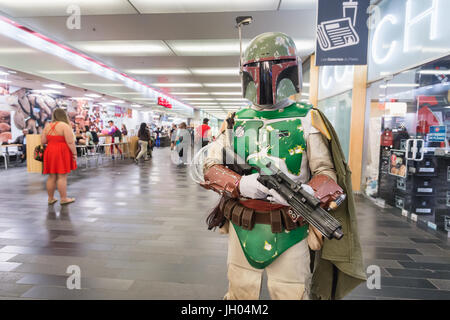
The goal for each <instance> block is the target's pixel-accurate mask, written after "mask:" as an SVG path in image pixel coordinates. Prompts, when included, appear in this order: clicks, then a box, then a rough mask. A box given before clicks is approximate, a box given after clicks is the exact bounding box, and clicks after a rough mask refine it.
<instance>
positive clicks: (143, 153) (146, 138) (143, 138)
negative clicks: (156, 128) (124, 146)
mask: <svg viewBox="0 0 450 320" xmlns="http://www.w3.org/2000/svg"><path fill="white" fill-rule="evenodd" d="M138 138H139V147H140V152H139V153H138V155H137V157H136V159H134V161H135V162H136V164H138V163H139V159H140V158H142V157H144V160H145V161H147V160H148V157H147V149H148V144H149V142H150V138H151V137H150V130H148V128H147V125H146V124H145V122H142V123H141V126H140V127H139V131H138Z"/></svg>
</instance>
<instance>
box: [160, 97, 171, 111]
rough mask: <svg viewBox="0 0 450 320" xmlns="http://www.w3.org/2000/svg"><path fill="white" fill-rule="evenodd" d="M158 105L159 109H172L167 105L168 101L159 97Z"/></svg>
mask: <svg viewBox="0 0 450 320" xmlns="http://www.w3.org/2000/svg"><path fill="white" fill-rule="evenodd" d="M158 105H159V106H161V107H165V108H169V109H172V105H171V104H170V103H169V101H167V99H164V98H161V97H159V98H158Z"/></svg>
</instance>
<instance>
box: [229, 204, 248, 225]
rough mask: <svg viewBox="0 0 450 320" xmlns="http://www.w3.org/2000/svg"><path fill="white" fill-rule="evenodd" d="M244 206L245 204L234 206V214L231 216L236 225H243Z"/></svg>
mask: <svg viewBox="0 0 450 320" xmlns="http://www.w3.org/2000/svg"><path fill="white" fill-rule="evenodd" d="M244 208H245V207H244V206H243V205H239V204H238V205H236V206H235V207H234V208H233V213H232V216H231V221H232V222H233V223H234V224H235V225H238V226H241V225H242V220H241V219H242V211H244Z"/></svg>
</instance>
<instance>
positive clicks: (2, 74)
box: [0, 71, 9, 76]
mask: <svg viewBox="0 0 450 320" xmlns="http://www.w3.org/2000/svg"><path fill="white" fill-rule="evenodd" d="M0 76H9V73H8V72H3V71H0Z"/></svg>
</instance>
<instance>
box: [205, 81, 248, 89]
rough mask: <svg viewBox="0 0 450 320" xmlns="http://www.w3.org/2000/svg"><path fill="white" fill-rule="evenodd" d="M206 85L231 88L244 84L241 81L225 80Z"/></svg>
mask: <svg viewBox="0 0 450 320" xmlns="http://www.w3.org/2000/svg"><path fill="white" fill-rule="evenodd" d="M203 85H204V86H205V87H207V88H208V87H218V88H219V87H223V88H231V87H241V86H242V84H241V83H240V82H223V83H204V84H203Z"/></svg>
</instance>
